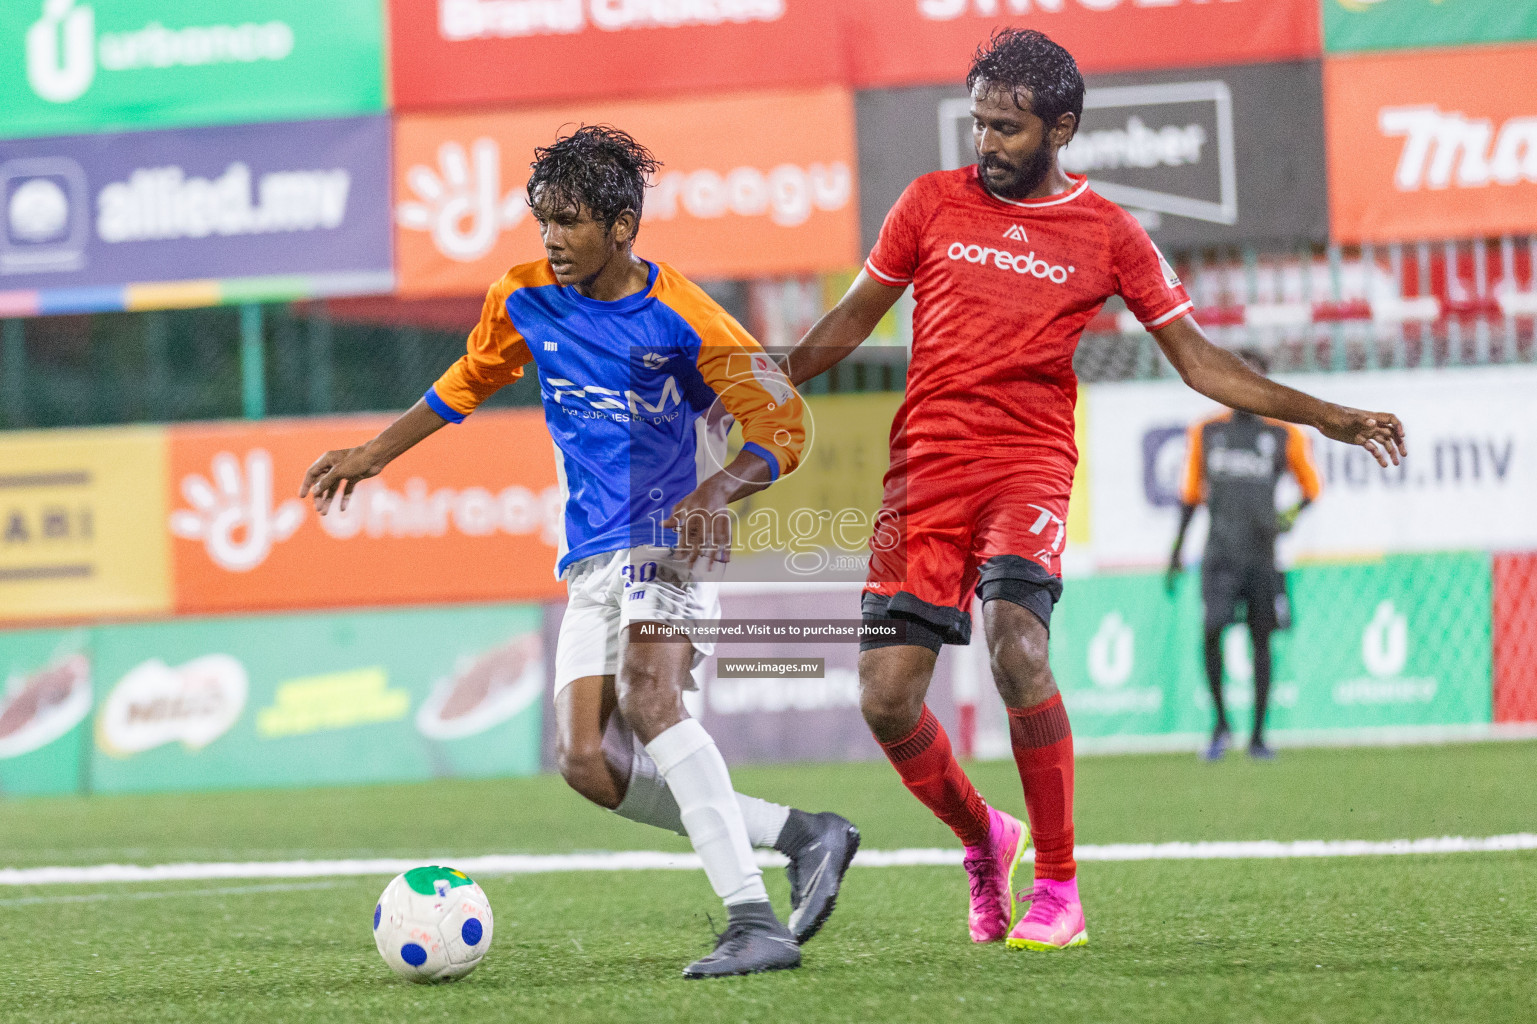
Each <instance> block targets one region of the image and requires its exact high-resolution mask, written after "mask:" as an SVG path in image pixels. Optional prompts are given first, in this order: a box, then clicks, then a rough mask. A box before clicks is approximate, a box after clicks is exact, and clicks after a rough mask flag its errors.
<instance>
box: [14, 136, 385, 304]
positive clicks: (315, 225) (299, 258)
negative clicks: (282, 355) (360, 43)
mask: <svg viewBox="0 0 1537 1024" xmlns="http://www.w3.org/2000/svg"><path fill="white" fill-rule="evenodd" d="M389 150H390V125H389V120H388V118H385V117H382V116H376V117H360V118H350V119H343V120H331V121H302V122H293V123H289V124H280V125H279V124H253V125H238V126H229V127H216V128H184V129H175V130H169V131H160V132H136V133H132V134H127V135H78V136H71V137H66V138H48V139H12V140H6V141H0V211H3V221H0V314H3V315H7V316H30V315H35V314H38V313H53V312H73V311H87V310H111V309H148V308H157V307H165V306H195V305H211V304H214V303H217V302H220V301H230V300H239V299H242V298H245V299H261V298H288V297H294V296H298V295H306V294H342V293H348V292H378V291H388V290H389V289H390V287H391V283H392V282H393V280H394V278H393V273H392V270H391V257H390V221H389V177H388V168H389Z"/></svg>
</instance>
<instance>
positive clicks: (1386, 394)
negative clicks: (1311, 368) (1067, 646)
mask: <svg viewBox="0 0 1537 1024" xmlns="http://www.w3.org/2000/svg"><path fill="white" fill-rule="evenodd" d="M1284 381H1285V383H1288V384H1290V385H1292V386H1294V387H1298V388H1301V389H1303V390H1305V391H1308V392H1310V393H1312V394H1316V395H1318V396H1319V397H1321V398H1325V399H1328V400H1330V401H1334V402H1339V403H1341V404H1343V405H1351V406H1355V407H1357V408H1363V409H1373V410H1382V411H1388V412H1393V413H1396V414H1397V415H1398V416H1399V418H1400V419H1402V420H1403V422H1404V425H1405V429H1406V430H1407V432H1408V444H1409V457H1408V458H1407V459H1406V460H1405V461H1404V463H1403V465H1402V466H1400V467H1397V468H1390V469H1387V470H1383V469H1379V468H1378V467H1377V465H1376V463H1375V462H1374V461H1372V459H1371V456H1369V455H1368V454H1367V453H1366V452H1365V451H1363V450H1362V449H1359V448H1352V447H1351V446H1348V445H1344V444H1340V443H1337V442H1334V441H1329V440H1326V439H1325V438H1323V437H1322V436H1320V435H1319V434H1318V433H1317V432H1316V431H1312V430H1308V431H1307V433H1308V435H1309V437H1310V438H1311V439H1312V442H1313V455H1314V459H1315V461H1316V462H1317V464H1318V469H1319V475H1320V476H1321V478H1322V480H1323V494H1322V496H1321V497H1320V498H1319V500H1318V502H1317V503H1316V504H1315V505H1313V506H1312V507H1311V508H1309V509H1308V510H1307V511H1306V512H1304V513H1303V515H1302V517H1301V519H1300V521H1299V522H1298V524H1297V527H1296V529H1295V530H1294V531H1293V532H1292V533H1291V534H1290V535H1288V536H1286V537H1285V538H1284V539H1283V541H1282V543H1281V545H1280V556H1281V560H1282V562H1283V563H1286V562H1291V561H1298V560H1313V559H1339V558H1350V557H1355V556H1360V555H1367V554H1377V553H1384V552H1414V551H1457V550H1494V551H1499V550H1510V549H1522V550H1530V549H1532V548H1537V398H1534V396H1537V367H1512V366H1502V367H1481V368H1468V369H1443V370H1388V371H1380V372H1373V373H1355V374H1349V375H1324V374H1311V375H1298V376H1290V377H1285V378H1284ZM1087 399H1088V402H1089V403H1090V404H1089V411H1088V445H1087V448H1088V451H1087V458H1085V459H1084V460H1083V463H1082V464H1081V465H1080V466H1079V472H1087V473H1088V474H1089V487H1088V493H1089V494H1090V495H1091V496H1092V504H1091V507H1090V514H1089V540H1088V543H1087V544H1086V545H1083V546H1081V547H1080V550H1079V551H1078V552H1077V553H1076V555H1075V557H1074V559H1073V560H1072V561H1071V562H1070V563H1069V564H1070V565H1072V566H1075V567H1077V568H1078V569H1079V570H1080V571H1083V570H1088V571H1099V572H1105V571H1114V570H1116V569H1123V568H1150V567H1156V566H1161V565H1163V564H1164V563H1166V562H1167V560H1168V556H1169V548H1170V546H1171V543H1172V541H1173V537H1174V531H1175V529H1176V527H1177V525H1178V521H1179V513H1178V508H1179V496H1178V482H1179V474H1180V472H1181V470H1182V468H1183V466H1184V461H1185V428H1187V427H1188V426H1189V425H1190V424H1191V423H1193V422H1195V421H1197V420H1199V419H1202V418H1204V417H1206V416H1209V415H1213V414H1215V413H1217V412H1218V411H1220V410H1219V408H1218V407H1217V406H1216V404H1215V403H1213V402H1211V401H1209V400H1208V399H1206V398H1203V397H1202V396H1201V395H1199V394H1197V393H1196V392H1194V391H1191V390H1190V389H1189V388H1187V387H1185V386H1184V385H1183V384H1181V383H1180V382H1178V381H1170V382H1167V383H1166V382H1161V381H1160V382H1148V383H1136V384H1101V385H1094V386H1092V387H1090V388H1088V389H1087ZM1295 500H1296V489H1295V486H1294V485H1293V484H1292V483H1291V481H1289V480H1288V481H1287V482H1286V484H1284V485H1283V488H1282V490H1281V494H1280V501H1281V503H1283V504H1286V503H1290V502H1292V501H1295ZM1204 537H1205V514H1204V512H1203V513H1201V514H1200V516H1198V518H1197V520H1196V522H1195V524H1194V526H1193V527H1192V535H1191V537H1190V542H1191V543H1190V544H1188V545H1187V548H1186V553H1187V557H1188V558H1189V559H1194V558H1196V557H1198V556H1199V553H1200V550H1201V546H1202V542H1203V540H1204Z"/></svg>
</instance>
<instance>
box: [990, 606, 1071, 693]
mask: <svg viewBox="0 0 1537 1024" xmlns="http://www.w3.org/2000/svg"><path fill="white" fill-rule="evenodd" d="M1025 614H1026V615H1029V614H1030V613H1029V612H1025ZM987 640H988V644H987V655H988V663H989V666H990V667H991V669H992V672H993V681H994V682H995V683H996V684H997V686H998V693H999V695H1000V696H1002V697H1003V701H1004V703H1005V704H1007V705H1008V706H1009V707H1030V706H1032V705H1034V704H1039V703H1040V702H1041V701H1043V700H1046V699H1048V698H1049V697H1050V696H1051V695H1052V694H1053V693H1055V692H1056V683H1055V681H1054V680H1053V678H1052V675H1051V661H1050V658H1049V656H1048V645H1047V637H1046V632H1045V630H1044V629H1043V630H1040V631H1039V632H1036V631H1029V630H1007V629H1005V630H996V631H994V632H992V633H990V634H989V636H988V638H987Z"/></svg>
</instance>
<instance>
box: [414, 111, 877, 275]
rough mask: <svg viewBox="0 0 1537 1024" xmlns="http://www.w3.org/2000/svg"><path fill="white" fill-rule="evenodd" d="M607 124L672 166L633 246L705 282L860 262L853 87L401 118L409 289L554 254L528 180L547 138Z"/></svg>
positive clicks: (660, 178) (650, 200)
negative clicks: (543, 238) (548, 251)
mask: <svg viewBox="0 0 1537 1024" xmlns="http://www.w3.org/2000/svg"><path fill="white" fill-rule="evenodd" d="M583 123H586V124H597V123H606V124H612V125H616V126H618V127H620V128H623V129H624V130H625V131H628V132H630V133H631V134H632V135H634V136H635V137H636V138H637V139H638V140H640V142H641V143H642V144H644V145H645V146H647V147H649V148H650V149H651V150H652V152H654V153H655V154H656V155H657V157H658V158H659V159H660V160H661V161H662V164H663V167H662V170H661V171H660V173H659V174H658V175H657V177H656V180H655V182H654V183H653V187H652V188H651V189H650V190H649V191H648V192H647V194H646V207H645V211H644V218H643V220H642V230H641V233H640V238H639V240H638V241H637V243H636V252H637V253H638V254H639V255H641V256H645V257H647V258H649V259H653V260H663V261H665V262H668V263H671V264H673V265H674V266H675V267H677V268H678V269H679V270H681V271H682V272H683V273H685V274H688V275H690V276H694V277H701V278H710V277H754V276H768V275H777V274H792V273H814V272H818V271H824V270H834V269H838V268H842V267H846V266H849V265H851V264H854V263H858V262H859V257H860V253H859V218H858V197H857V196H856V195H855V179H856V175H855V166H856V164H855V157H854V112H853V98H852V96H851V95H850V94H849V93H848V92H846V91H844V90H842V89H822V90H813V91H804V92H771V93H759V94H753V95H736V96H726V97H720V98H715V99H704V100H674V101H669V102H656V103H640V102H627V103H602V104H582V105H570V106H560V107H547V108H542V109H538V110H520V111H515V112H505V113H495V114H463V115H454V116H432V115H415V116H406V117H402V118H400V120H399V121H398V122H397V125H396V136H395V181H396V185H395V193H396V207H395V246H396V248H395V252H396V260H397V268H398V276H399V288H400V291H401V293H402V294H405V295H410V296H431V295H483V294H485V291H486V289H487V288H488V287H490V285H491V283H492V282H493V281H495V280H496V279H497V278H498V277H500V276H501V275H502V273H503V272H504V271H505V270H506V269H507V268H508V267H509V266H511V265H513V264H515V263H522V262H526V261H529V260H535V259H539V258H541V257H542V256H543V255H544V249H543V247H542V246H541V245H540V243H539V232H538V227H537V225H536V224H535V223H534V219H533V217H532V216H530V215H529V212H528V205H527V201H526V199H525V196H524V188H525V186H526V185H527V183H528V175H529V162H530V161H531V160H532V159H533V155H534V147H535V146H541V145H548V144H549V143H550V142H551V141H553V140H554V139H555V138H556V137H557V135H558V134H559V133H560V131H561V129H562V128H563V127H565V128H567V129H568V130H569V128H570V127H571V126H574V125H577V124H583Z"/></svg>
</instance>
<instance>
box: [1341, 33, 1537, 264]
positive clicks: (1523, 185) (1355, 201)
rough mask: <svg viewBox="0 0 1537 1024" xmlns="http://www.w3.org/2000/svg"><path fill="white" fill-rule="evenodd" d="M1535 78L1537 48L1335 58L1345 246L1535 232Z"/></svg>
mask: <svg viewBox="0 0 1537 1024" xmlns="http://www.w3.org/2000/svg"><path fill="white" fill-rule="evenodd" d="M1517 6H1519V5H1517ZM1533 67H1537V45H1526V46H1480V47H1464V48H1461V49H1455V50H1434V51H1425V52H1412V53H1391V54H1357V55H1354V56H1348V57H1330V58H1328V59H1327V60H1326V61H1325V62H1324V97H1325V104H1324V106H1325V128H1326V134H1327V136H1328V140H1329V203H1330V208H1331V210H1332V222H1331V223H1332V229H1333V232H1334V237H1335V239H1336V240H1337V241H1339V242H1342V243H1346V244H1351V243H1358V242H1394V241H1402V240H1406V239H1418V238H1485V237H1488V236H1492V235H1500V234H1510V233H1523V232H1529V231H1537V75H1534V74H1533V73H1532V69H1533Z"/></svg>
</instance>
